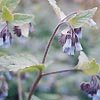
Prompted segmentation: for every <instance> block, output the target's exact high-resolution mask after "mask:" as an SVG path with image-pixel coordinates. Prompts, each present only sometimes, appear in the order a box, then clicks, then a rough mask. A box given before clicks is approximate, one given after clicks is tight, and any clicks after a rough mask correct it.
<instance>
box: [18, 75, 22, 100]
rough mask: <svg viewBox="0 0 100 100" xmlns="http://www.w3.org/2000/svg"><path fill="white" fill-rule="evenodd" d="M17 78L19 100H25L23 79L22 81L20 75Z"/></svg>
mask: <svg viewBox="0 0 100 100" xmlns="http://www.w3.org/2000/svg"><path fill="white" fill-rule="evenodd" d="M17 77H18V96H19V100H23V99H22V84H21V79H20V73H17Z"/></svg>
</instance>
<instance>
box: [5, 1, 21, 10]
mask: <svg viewBox="0 0 100 100" xmlns="http://www.w3.org/2000/svg"><path fill="white" fill-rule="evenodd" d="M19 2H20V0H8V1H7V3H6V6H7V7H8V8H9V9H10V10H11V11H13V10H14V9H15V8H16V6H17V5H18V3H19Z"/></svg>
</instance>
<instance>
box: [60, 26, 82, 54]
mask: <svg viewBox="0 0 100 100" xmlns="http://www.w3.org/2000/svg"><path fill="white" fill-rule="evenodd" d="M64 33H65V34H64ZM81 37H82V32H81V27H80V28H77V29H73V30H66V31H65V30H64V31H63V33H62V34H61V36H60V37H59V42H60V44H61V45H62V46H63V52H64V53H67V54H68V55H74V52H75V51H81V50H82V46H81V43H80V41H79V39H80V38H81Z"/></svg>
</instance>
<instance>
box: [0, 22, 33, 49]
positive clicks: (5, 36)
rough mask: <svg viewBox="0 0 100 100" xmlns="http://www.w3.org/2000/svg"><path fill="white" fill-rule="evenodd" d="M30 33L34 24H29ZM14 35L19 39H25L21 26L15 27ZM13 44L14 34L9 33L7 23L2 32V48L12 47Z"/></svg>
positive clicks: (0, 43) (0, 33)
mask: <svg viewBox="0 0 100 100" xmlns="http://www.w3.org/2000/svg"><path fill="white" fill-rule="evenodd" d="M29 32H32V24H31V23H29ZM13 33H14V34H15V35H16V36H17V37H20V38H22V37H23V38H24V36H23V34H22V31H21V27H20V26H14V27H13ZM11 43H12V33H11V32H10V31H9V28H8V23H7V24H6V25H5V26H4V27H3V29H2V30H1V32H0V46H3V47H8V46H10V44H11Z"/></svg>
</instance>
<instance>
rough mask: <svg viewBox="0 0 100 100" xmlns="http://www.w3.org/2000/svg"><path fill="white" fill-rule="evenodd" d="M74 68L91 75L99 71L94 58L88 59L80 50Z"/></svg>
mask: <svg viewBox="0 0 100 100" xmlns="http://www.w3.org/2000/svg"><path fill="white" fill-rule="evenodd" d="M76 69H79V70H81V71H82V72H83V73H85V74H87V75H90V76H91V75H95V74H97V73H98V72H99V65H98V64H97V63H96V61H95V60H92V61H89V60H88V58H87V56H86V55H85V53H83V52H81V53H80V56H79V62H78V65H77V66H76Z"/></svg>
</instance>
